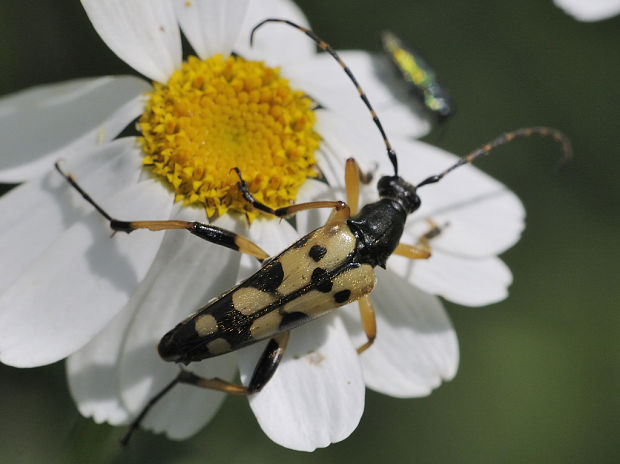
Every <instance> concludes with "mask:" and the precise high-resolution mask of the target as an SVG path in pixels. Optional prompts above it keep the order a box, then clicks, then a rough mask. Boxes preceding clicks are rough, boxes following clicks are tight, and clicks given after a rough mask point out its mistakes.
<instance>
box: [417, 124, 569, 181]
mask: <svg viewBox="0 0 620 464" xmlns="http://www.w3.org/2000/svg"><path fill="white" fill-rule="evenodd" d="M532 135H539V136H541V137H551V138H552V139H553V140H555V141H556V142H558V143H559V144H560V145H561V146H562V152H563V155H562V159H561V160H560V166H561V165H563V164H565V163H566V162H567V161H568V160H569V159H570V158H571V157H572V156H573V150H572V148H571V145H570V141H569V140H568V137H566V135H564V134H563V133H562V132H560V131H559V130H557V129H553V128H551V127H526V128H523V129H517V130H515V131H512V132H506V133H505V134H502V135H500V136H499V137H497V138H496V139H493V140H491V141H490V142H489V143H487V144H485V145H483V146H482V147H480V148H478V149H476V150H474V151H472V152H471V153H470V154H469V155H467V156H465V157H463V158H461V159H460V160H459V161H457V162H456V163H455V164H453V165H452V166H450V167H449V168H448V169H446V170H445V171H443V172H442V173H441V174H437V175H434V176H430V177H428V178H426V179H425V180H423V181H422V182H420V183H419V184H418V185H417V186H416V188H420V187H422V186H424V185H428V184H434V183H435V182H439V181H440V180H441V179H442V178H443V177H444V176H445V175H446V174H448V173H449V172H452V171H454V170H455V169H456V168H458V167H460V166H464V165H466V164H469V163H471V162H472V161H474V160H475V159H476V158H478V157H479V156H482V155H488V154H489V152H490V151H491V150H493V149H494V148H497V147H499V146H500V145H504V144H505V143H508V142H510V141H512V140H514V139H516V138H524V137H530V136H532Z"/></svg>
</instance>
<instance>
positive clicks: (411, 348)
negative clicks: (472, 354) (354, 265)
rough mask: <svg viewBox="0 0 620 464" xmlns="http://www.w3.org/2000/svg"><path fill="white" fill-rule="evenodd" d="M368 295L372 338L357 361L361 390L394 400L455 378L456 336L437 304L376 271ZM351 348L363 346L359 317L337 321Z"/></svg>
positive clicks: (388, 274) (425, 392) (353, 314)
mask: <svg viewBox="0 0 620 464" xmlns="http://www.w3.org/2000/svg"><path fill="white" fill-rule="evenodd" d="M376 272H377V285H376V287H375V289H374V291H373V292H372V294H371V296H372V301H373V303H374V307H375V312H376V316H377V338H376V339H375V342H374V344H373V345H371V347H370V348H368V349H367V350H366V351H365V352H364V353H362V355H361V356H360V358H361V361H362V369H363V373H364V380H365V381H366V385H367V386H368V387H370V388H372V389H373V390H376V391H378V392H381V393H384V394H386V395H390V396H395V397H415V396H424V395H428V394H429V393H430V392H431V391H432V390H433V389H434V388H436V387H438V386H439V384H440V383H441V382H442V380H451V379H452V378H453V377H454V375H455V374H456V370H457V367H458V361H459V349H458V342H457V339H456V333H455V332H454V329H453V327H452V324H451V323H450V320H449V319H448V315H447V314H446V311H445V310H444V309H443V306H442V304H441V302H440V301H439V299H438V298H437V297H435V296H432V295H429V294H428V293H425V292H423V291H421V290H418V289H416V288H415V287H413V286H411V285H409V284H408V283H407V282H405V281H404V280H402V279H401V278H399V277H397V276H396V275H394V274H392V273H391V272H389V271H388V272H386V271H383V270H380V269H377V271H376ZM343 319H344V321H345V323H346V325H347V329H348V330H349V333H350V334H352V338H353V341H354V343H355V344H356V345H357V346H360V345H362V344H363V343H364V342H365V341H366V336H365V335H364V333H363V331H362V330H361V325H360V318H359V311H358V310H357V306H356V307H355V311H352V312H351V311H347V312H346V314H345V315H344V317H343Z"/></svg>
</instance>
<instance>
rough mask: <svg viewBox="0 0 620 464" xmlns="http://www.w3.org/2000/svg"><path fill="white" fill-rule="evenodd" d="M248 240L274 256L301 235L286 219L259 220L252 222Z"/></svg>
mask: <svg viewBox="0 0 620 464" xmlns="http://www.w3.org/2000/svg"><path fill="white" fill-rule="evenodd" d="M248 238H250V239H251V240H253V241H254V242H255V243H256V244H257V245H258V246H260V247H261V248H262V249H263V250H265V251H266V252H267V253H269V255H270V256H273V255H276V254H278V253H280V252H281V251H282V250H284V249H285V248H286V247H288V246H289V245H291V244H292V243H293V242H295V240H297V239H298V238H299V234H298V233H297V231H296V230H295V229H294V228H293V227H292V226H291V225H290V224H289V223H288V222H287V221H286V220H284V219H266V218H259V219H256V220H255V221H253V222H252V225H251V226H250V230H249V232H248ZM252 259H254V258H252ZM254 260H255V259H254Z"/></svg>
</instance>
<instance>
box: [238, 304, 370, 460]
mask: <svg viewBox="0 0 620 464" xmlns="http://www.w3.org/2000/svg"><path fill="white" fill-rule="evenodd" d="M262 347H264V345H263V344H261V345H260V347H251V348H250V349H244V350H241V351H240V353H239V357H240V370H241V379H242V381H243V383H244V384H247V383H248V381H249V378H250V376H251V374H252V372H253V370H254V367H255V364H256V361H257V359H258V357H259V356H260V354H261V352H262V349H260V348H262ZM250 406H251V407H252V410H253V411H254V414H255V415H256V418H257V420H258V422H259V424H260V426H261V427H262V429H263V431H264V432H265V433H266V434H267V436H269V438H271V439H272V440H273V441H275V442H276V443H278V444H280V445H282V446H286V447H287V448H292V449H296V450H301V451H312V450H314V449H315V448H321V447H325V446H328V445H329V444H330V443H335V442H338V441H341V440H344V439H345V438H346V437H348V436H349V435H350V434H351V433H352V432H353V430H355V427H357V424H358V423H359V420H360V417H361V415H362V412H363V409H364V382H363V380H362V373H361V370H360V365H359V360H358V357H357V353H356V352H355V349H354V348H353V346H352V345H351V342H350V341H349V338H348V335H347V333H346V330H345V328H344V324H343V323H342V321H341V320H340V319H339V318H337V317H329V316H328V317H325V318H323V319H321V320H318V321H315V322H312V323H311V324H309V325H307V326H303V327H300V328H297V329H295V330H294V331H293V332H292V333H291V339H290V342H289V344H288V348H287V350H286V354H285V356H284V359H283V361H282V363H281V365H280V366H279V367H278V370H277V371H276V373H275V374H274V376H273V378H272V379H271V380H270V381H269V382H268V383H267V385H266V386H265V387H264V388H263V390H262V391H261V392H260V393H258V394H256V395H253V396H252V397H251V398H250Z"/></svg>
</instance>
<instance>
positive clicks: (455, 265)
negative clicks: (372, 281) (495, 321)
mask: <svg viewBox="0 0 620 464" xmlns="http://www.w3.org/2000/svg"><path fill="white" fill-rule="evenodd" d="M388 269H390V270H391V271H393V272H394V273H395V274H398V275H399V276H401V277H403V278H405V279H406V280H407V281H409V282H410V283H411V284H412V285H415V286H417V287H419V288H421V289H422V290H424V291H426V292H428V293H431V294H433V295H439V296H442V297H444V298H445V299H446V300H450V301H452V302H454V303H458V304H461V305H465V306H483V305H488V304H491V303H496V302H498V301H501V300H503V299H504V298H506V297H507V296H508V286H509V285H510V284H511V283H512V274H511V273H510V269H508V266H506V265H505V264H504V263H503V261H502V260H501V259H499V258H496V257H495V256H492V257H489V258H477V259H473V258H472V259H463V258H460V257H455V256H452V255H448V254H445V253H441V252H439V251H437V252H434V253H433V255H432V256H431V257H430V258H429V259H427V260H415V261H413V260H410V259H407V258H403V257H401V256H396V255H394V256H392V257H390V260H389V261H388Z"/></svg>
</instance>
